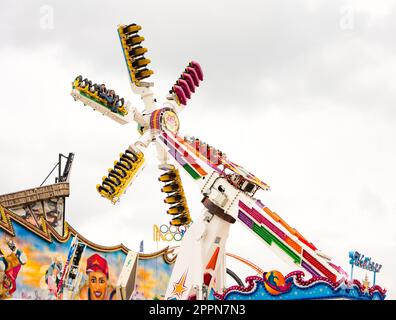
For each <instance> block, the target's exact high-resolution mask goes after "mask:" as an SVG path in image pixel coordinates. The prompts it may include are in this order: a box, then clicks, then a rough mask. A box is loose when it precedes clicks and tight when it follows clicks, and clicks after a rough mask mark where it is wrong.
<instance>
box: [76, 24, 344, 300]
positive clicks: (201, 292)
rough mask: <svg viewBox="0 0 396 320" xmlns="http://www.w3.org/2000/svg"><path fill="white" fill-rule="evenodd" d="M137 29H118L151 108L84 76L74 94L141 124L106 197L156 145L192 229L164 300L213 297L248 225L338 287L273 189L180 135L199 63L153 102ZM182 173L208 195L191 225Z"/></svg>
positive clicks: (337, 272) (179, 218)
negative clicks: (281, 209)
mask: <svg viewBox="0 0 396 320" xmlns="http://www.w3.org/2000/svg"><path fill="white" fill-rule="evenodd" d="M140 30H141V27H140V26H139V25H136V24H130V25H120V26H118V35H119V38H120V42H121V47H122V51H123V54H124V58H125V62H126V65H127V69H128V73H129V77H130V84H131V88H132V91H133V92H134V93H135V94H137V95H140V97H141V99H142V101H143V104H144V110H143V111H142V112H139V111H138V110H137V109H136V108H135V107H131V105H130V103H129V102H125V100H124V99H120V98H119V97H118V96H117V95H116V94H115V92H114V90H108V89H106V86H105V85H104V84H101V85H98V84H92V82H91V81H90V80H88V79H86V78H85V79H83V77H82V76H79V77H77V78H76V80H75V81H74V82H73V89H72V93H71V94H72V96H73V97H74V99H75V100H80V101H82V102H83V103H84V105H87V106H90V107H92V108H93V109H94V110H97V111H99V112H101V113H102V114H104V115H106V116H108V117H110V118H111V119H113V120H114V121H116V122H118V123H120V124H127V123H131V122H135V123H137V125H138V132H139V134H140V138H139V139H138V140H137V141H136V142H135V143H133V144H131V145H130V146H129V147H128V148H127V149H126V150H125V152H123V153H121V154H120V157H119V159H118V160H116V161H115V162H114V166H113V167H112V168H110V169H109V172H108V175H107V176H105V177H103V179H102V183H101V184H99V185H97V190H98V192H99V193H100V195H101V196H103V197H105V198H107V199H109V200H110V201H111V202H112V203H113V204H115V203H117V202H118V201H119V200H120V197H121V196H122V195H123V194H124V193H125V191H126V190H127V188H128V187H129V186H130V185H131V183H132V182H133V180H134V179H135V178H136V177H137V175H138V174H139V173H140V172H141V170H142V169H143V168H144V162H145V155H146V153H145V151H146V150H147V147H148V146H149V145H150V144H154V145H155V147H156V148H155V149H156V153H157V158H158V161H159V165H158V167H159V169H161V170H163V171H165V172H164V173H163V174H162V175H161V176H160V178H159V180H160V181H161V182H164V183H166V184H165V186H164V187H163V188H162V191H163V192H165V193H166V194H167V197H166V199H165V203H168V204H170V205H171V207H170V209H169V210H168V212H167V213H168V214H170V215H172V216H173V219H172V220H171V221H170V224H172V225H176V226H179V225H186V224H191V225H190V227H189V229H188V231H187V232H186V234H185V236H184V237H183V240H182V242H181V246H180V250H179V253H178V257H177V260H176V264H175V266H174V269H173V272H172V276H171V279H170V282H169V284H168V288H167V291H166V295H165V299H180V300H186V299H199V300H200V299H207V298H208V296H209V294H210V293H211V291H212V290H214V291H216V292H222V290H223V289H224V285H225V282H224V281H225V270H226V266H225V254H226V252H225V245H226V241H227V238H228V234H229V230H230V227H231V225H232V224H234V223H236V222H238V223H242V225H244V226H245V227H247V228H248V230H250V231H251V232H252V233H253V234H254V235H255V236H257V237H259V238H260V239H261V240H262V241H263V242H264V243H265V244H267V245H268V246H269V248H270V249H271V250H273V251H274V252H275V253H277V254H278V255H279V256H280V257H281V258H283V260H285V261H286V262H287V263H289V264H290V265H292V266H293V267H297V268H298V269H303V270H305V271H307V272H308V273H310V274H311V275H313V276H321V277H324V278H328V279H330V280H332V281H333V282H336V281H338V280H340V279H341V278H346V277H347V275H346V274H345V272H344V271H343V270H342V268H340V267H338V266H336V265H335V264H333V263H332V262H331V258H330V257H329V256H327V255H325V254H323V253H322V252H321V251H319V250H318V249H317V248H316V247H315V246H314V245H313V244H312V243H310V242H308V241H307V240H306V239H305V238H304V237H303V236H302V235H301V234H300V233H299V232H298V231H297V230H295V229H294V228H292V227H290V226H289V225H288V224H287V223H286V222H285V221H284V220H283V219H282V218H281V217H279V216H278V215H277V214H276V213H275V212H273V211H271V210H270V209H269V208H268V207H267V206H265V205H264V204H263V203H262V202H261V201H260V200H258V199H256V198H255V197H254V195H255V193H256V191H257V190H259V189H262V190H269V186H268V185H267V184H266V183H264V182H262V181H261V180H260V179H258V178H257V177H255V176H254V175H253V174H252V173H250V172H248V171H247V170H245V169H244V168H243V167H241V166H239V165H237V164H235V163H233V162H232V161H230V160H228V159H227V157H226V155H225V154H224V153H223V152H221V151H220V150H218V149H216V148H214V147H213V146H210V145H209V144H207V143H205V142H203V141H200V140H199V139H198V138H194V137H188V136H185V137H183V136H181V135H180V133H179V127H180V121H179V117H178V114H179V113H180V112H181V111H182V110H184V109H185V107H186V105H187V102H188V100H189V99H191V97H192V94H193V93H194V92H195V91H196V89H197V88H198V87H199V85H200V83H201V81H202V80H203V72H202V69H201V67H200V65H199V64H198V63H197V62H195V61H191V62H190V63H189V64H188V66H187V67H186V68H185V70H184V71H183V72H182V74H181V76H180V77H179V79H177V81H176V82H175V84H174V85H173V86H172V88H171V90H170V91H169V94H168V95H167V96H166V99H165V101H164V102H163V104H162V105H159V104H158V103H157V101H156V99H154V94H153V91H152V87H153V85H154V84H153V83H151V82H147V81H146V79H147V78H148V77H150V75H152V74H153V71H152V70H150V69H148V64H149V63H150V62H151V61H150V59H147V58H146V57H145V56H144V55H145V54H146V52H147V49H146V48H144V47H143V46H142V42H143V41H144V37H142V36H140V35H139V31H140ZM178 168H181V169H183V170H185V171H186V172H187V174H188V175H189V176H190V177H191V178H192V179H193V180H194V181H195V182H196V184H197V185H198V188H199V190H200V192H201V194H202V196H203V198H202V204H203V209H202V213H201V215H200V216H199V218H196V219H194V222H193V223H192V220H191V215H190V212H189V208H188V206H187V200H186V197H185V194H184V191H183V186H182V182H181V179H180V175H179V171H178V170H179V169H178Z"/></svg>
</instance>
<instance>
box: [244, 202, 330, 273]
mask: <svg viewBox="0 0 396 320" xmlns="http://www.w3.org/2000/svg"><path fill="white" fill-rule="evenodd" d="M238 218H239V220H240V221H241V222H243V223H244V224H245V225H246V226H247V227H248V228H249V229H251V230H252V231H254V232H255V233H256V234H257V235H258V236H259V237H260V238H262V239H263V240H264V241H265V242H266V243H267V244H268V245H272V243H275V244H276V245H277V246H278V247H279V248H280V249H281V250H282V251H283V252H284V253H286V254H287V255H288V256H289V257H291V258H292V259H293V261H294V262H295V263H297V264H300V265H301V267H302V268H304V269H305V270H307V271H308V272H309V273H311V274H312V275H319V274H323V275H325V276H326V277H328V278H329V279H331V280H332V281H336V280H337V276H336V275H335V274H334V273H332V272H331V271H330V270H329V269H328V268H326V267H325V266H324V265H323V264H322V263H320V262H319V260H318V259H316V258H315V257H314V256H312V255H311V254H309V253H308V252H307V250H306V249H302V247H301V246H300V245H299V244H297V243H296V242H295V241H294V240H293V239H291V238H290V237H289V236H288V235H286V234H285V233H284V232H283V231H282V230H280V229H279V228H278V227H276V226H275V225H274V224H273V223H272V222H270V221H269V220H268V219H267V218H265V217H264V216H263V215H261V214H260V213H259V212H258V211H257V210H256V209H255V208H250V207H249V206H247V205H246V204H245V203H243V202H242V201H239V212H238ZM301 253H302V254H303V256H302V257H301V255H300V254H301Z"/></svg>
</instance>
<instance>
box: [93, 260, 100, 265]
mask: <svg viewBox="0 0 396 320" xmlns="http://www.w3.org/2000/svg"><path fill="white" fill-rule="evenodd" d="M92 264H93V265H100V263H99V261H98V260H95V261H94V262H92Z"/></svg>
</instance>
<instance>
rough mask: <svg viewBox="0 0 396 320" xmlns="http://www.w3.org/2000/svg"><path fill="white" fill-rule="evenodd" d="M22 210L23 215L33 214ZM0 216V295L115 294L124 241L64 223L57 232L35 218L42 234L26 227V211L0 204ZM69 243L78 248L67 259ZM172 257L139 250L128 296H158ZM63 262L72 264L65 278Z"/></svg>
mask: <svg viewBox="0 0 396 320" xmlns="http://www.w3.org/2000/svg"><path fill="white" fill-rule="evenodd" d="M29 208H30V207H29ZM27 212H28V213H29V214H30V215H29V217H33V214H34V215H36V212H34V211H33V214H32V211H30V210H27ZM0 217H1V219H0V299H33V300H57V299H73V300H117V299H119V297H118V295H117V293H116V285H117V280H118V278H119V276H120V273H121V271H122V268H123V265H124V261H125V259H126V256H127V253H128V251H129V250H128V249H127V248H126V247H124V246H123V245H119V246H117V247H102V246H99V245H96V244H93V243H92V242H89V241H88V240H86V239H84V238H83V237H82V236H81V235H79V234H78V233H77V232H76V231H75V230H74V229H73V228H72V227H70V226H69V225H68V224H67V223H65V226H64V228H65V232H64V234H65V235H64V236H63V237H61V236H60V235H59V234H58V233H57V232H55V230H54V228H52V227H51V225H50V224H48V222H47V221H46V219H42V222H41V226H42V227H43V228H42V230H43V229H44V230H46V233H45V234H42V233H39V232H38V231H37V230H36V226H34V225H33V227H34V228H32V222H33V221H32V220H25V219H27V217H26V215H25V216H23V217H22V216H21V215H20V214H18V213H14V212H12V211H10V210H7V209H4V208H1V207H0ZM34 221H36V220H34ZM62 228H63V227H62ZM76 239H78V242H76ZM76 244H77V245H76ZM72 249H74V251H73V252H76V250H80V251H81V252H80V255H78V257H79V258H78V259H77V260H76V258H74V259H71V256H72V255H71V252H72V251H71V250H72ZM74 257H75V256H74ZM173 262H174V257H172V256H168V252H167V250H166V249H164V250H162V251H160V252H157V253H154V254H140V255H139V259H138V263H137V270H136V284H135V290H134V293H133V295H132V297H131V298H132V299H140V300H142V299H150V300H151V299H162V298H163V296H164V294H165V290H166V285H167V283H168V281H169V277H170V274H171V271H172V268H173ZM66 266H73V267H74V269H73V268H72V269H70V270H71V271H70V272H71V273H72V275H71V276H69V278H68V279H65V278H63V277H62V275H63V273H64V270H65V269H66ZM68 281H70V284H69V283H68ZM72 283H73V286H71V284H72ZM68 287H70V288H72V290H66V289H67V288H68ZM65 288H66V289H65ZM65 290H66V291H67V292H66V291H65ZM66 293H67V295H66Z"/></svg>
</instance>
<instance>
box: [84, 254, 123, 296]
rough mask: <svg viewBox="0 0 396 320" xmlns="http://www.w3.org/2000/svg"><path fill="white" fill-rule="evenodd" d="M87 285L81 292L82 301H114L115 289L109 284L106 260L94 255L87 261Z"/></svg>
mask: <svg viewBox="0 0 396 320" xmlns="http://www.w3.org/2000/svg"><path fill="white" fill-rule="evenodd" d="M86 273H87V276H88V280H87V283H86V284H85V286H84V287H83V288H82V289H81V291H80V299H81V300H114V299H115V289H114V288H113V287H112V286H111V285H110V283H109V268H108V264H107V261H106V259H104V258H102V257H101V256H100V255H98V254H96V253H95V254H93V255H92V256H90V257H89V258H88V259H87V268H86Z"/></svg>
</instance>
